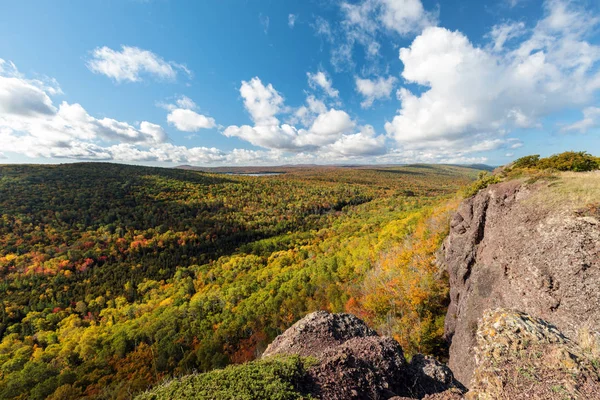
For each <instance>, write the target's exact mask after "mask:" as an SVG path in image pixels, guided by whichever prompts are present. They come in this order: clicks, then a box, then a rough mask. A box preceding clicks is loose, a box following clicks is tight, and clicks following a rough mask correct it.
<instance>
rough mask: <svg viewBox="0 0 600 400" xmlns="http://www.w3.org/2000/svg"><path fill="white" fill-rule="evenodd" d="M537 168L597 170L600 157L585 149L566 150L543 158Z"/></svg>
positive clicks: (576, 170)
mask: <svg viewBox="0 0 600 400" xmlns="http://www.w3.org/2000/svg"><path fill="white" fill-rule="evenodd" d="M537 168H538V169H548V168H554V169H557V170H559V171H575V172H584V171H593V170H596V169H598V168H599V165H598V159H597V158H596V157H594V156H592V155H591V154H589V153H587V152H585V151H578V152H575V151H566V152H564V153H560V154H555V155H553V156H550V157H548V158H542V159H541V160H540V161H539V163H538V166H537Z"/></svg>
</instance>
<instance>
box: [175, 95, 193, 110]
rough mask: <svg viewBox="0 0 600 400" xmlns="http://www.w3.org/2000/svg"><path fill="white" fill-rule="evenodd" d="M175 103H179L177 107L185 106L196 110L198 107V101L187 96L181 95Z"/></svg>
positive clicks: (187, 108)
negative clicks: (195, 101)
mask: <svg viewBox="0 0 600 400" xmlns="http://www.w3.org/2000/svg"><path fill="white" fill-rule="evenodd" d="M175 104H177V107H179V108H185V109H186V110H194V109H195V108H197V106H196V103H194V101H193V100H192V99H190V98H189V97H187V96H181V97H180V98H178V99H177V100H176V101H175Z"/></svg>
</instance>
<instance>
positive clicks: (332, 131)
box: [310, 108, 354, 136]
mask: <svg viewBox="0 0 600 400" xmlns="http://www.w3.org/2000/svg"><path fill="white" fill-rule="evenodd" d="M352 128H354V122H352V120H351V119H350V116H349V115H348V114H347V113H346V112H345V111H341V110H335V109H333V108H332V109H330V110H329V111H327V112H325V113H323V114H321V115H319V116H318V117H317V119H316V120H315V122H313V125H312V127H311V128H310V130H311V132H312V133H314V134H315V135H322V136H331V135H338V134H340V133H346V132H348V131H349V130H350V129H352Z"/></svg>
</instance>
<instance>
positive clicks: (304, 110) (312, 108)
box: [289, 95, 327, 127]
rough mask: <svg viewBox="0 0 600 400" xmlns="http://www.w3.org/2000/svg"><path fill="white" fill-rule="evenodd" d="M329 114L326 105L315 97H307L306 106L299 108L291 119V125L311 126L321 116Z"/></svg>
mask: <svg viewBox="0 0 600 400" xmlns="http://www.w3.org/2000/svg"><path fill="white" fill-rule="evenodd" d="M325 112H327V106H326V105H325V103H324V102H323V101H321V100H319V99H317V98H316V97H315V96H313V95H309V96H307V97H306V105H303V106H301V107H299V108H298V109H297V110H296V111H295V112H294V115H292V117H291V118H290V119H289V123H290V124H297V123H301V124H302V125H304V126H305V127H308V126H310V125H311V124H312V123H313V121H314V120H315V119H316V118H317V116H318V115H319V114H323V113H325Z"/></svg>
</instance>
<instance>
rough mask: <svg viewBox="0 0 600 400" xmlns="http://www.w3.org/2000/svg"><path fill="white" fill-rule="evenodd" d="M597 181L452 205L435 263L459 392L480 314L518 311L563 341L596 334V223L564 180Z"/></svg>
mask: <svg viewBox="0 0 600 400" xmlns="http://www.w3.org/2000/svg"><path fill="white" fill-rule="evenodd" d="M599 178H600V175H598V174H595V173H589V174H587V175H584V174H579V175H577V177H575V176H574V175H568V174H567V175H563V176H561V178H560V179H558V180H553V181H551V182H544V181H538V182H536V183H530V184H525V183H523V182H521V181H508V182H504V183H500V184H496V185H492V186H489V187H488V188H486V189H484V190H482V191H480V192H479V193H478V194H477V195H476V196H474V197H472V198H469V199H467V200H465V201H464V202H463V203H462V204H461V205H460V207H459V209H458V211H457V213H456V215H455V216H454V218H453V219H452V221H451V229H450V234H449V236H448V237H447V239H446V241H445V242H444V245H443V248H442V252H441V257H440V259H441V262H442V263H443V264H444V265H445V267H446V268H447V271H448V273H449V277H450V300H451V303H450V306H449V308H448V314H447V317H446V336H447V338H448V339H449V340H450V341H451V346H450V361H449V366H450V368H451V369H452V371H453V372H454V375H455V376H456V378H457V379H458V380H460V381H461V382H462V383H464V384H465V385H467V386H468V385H469V382H470V381H471V378H472V376H473V370H474V368H475V350H474V349H475V346H476V331H477V321H478V320H479V319H481V317H482V316H483V314H484V312H485V311H486V310H489V309H495V308H498V307H505V308H510V309H517V310H521V311H524V312H526V313H528V314H531V315H535V316H538V317H541V318H543V319H545V320H547V321H549V322H551V323H552V324H554V325H556V326H557V327H559V328H560V329H561V331H563V332H564V333H565V334H567V335H569V336H574V335H575V334H576V332H575V331H576V329H578V328H580V327H584V326H585V327H588V328H589V329H591V330H596V331H598V330H600V290H598V288H599V287H600V222H599V221H598V213H597V212H595V211H594V207H591V208H589V207H588V208H587V209H589V210H587V209H586V207H585V205H586V202H587V201H593V200H594V199H593V196H592V198H590V199H586V196H587V197H589V193H591V192H590V191H589V190H586V189H585V187H582V185H581V184H580V183H579V181H577V182H578V183H577V184H576V185H575V184H571V183H570V182H571V181H570V180H569V179H580V180H584V181H585V180H586V179H589V180H590V181H589V182H596V183H594V184H595V185H597V181H598V180H600V179H599ZM572 191H579V193H580V194H579V195H577V192H576V193H572ZM578 201H579V202H580V204H577V202H578ZM595 201H598V199H597V198H596V200H595ZM582 207H583V208H582ZM586 210H587V211H586Z"/></svg>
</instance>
